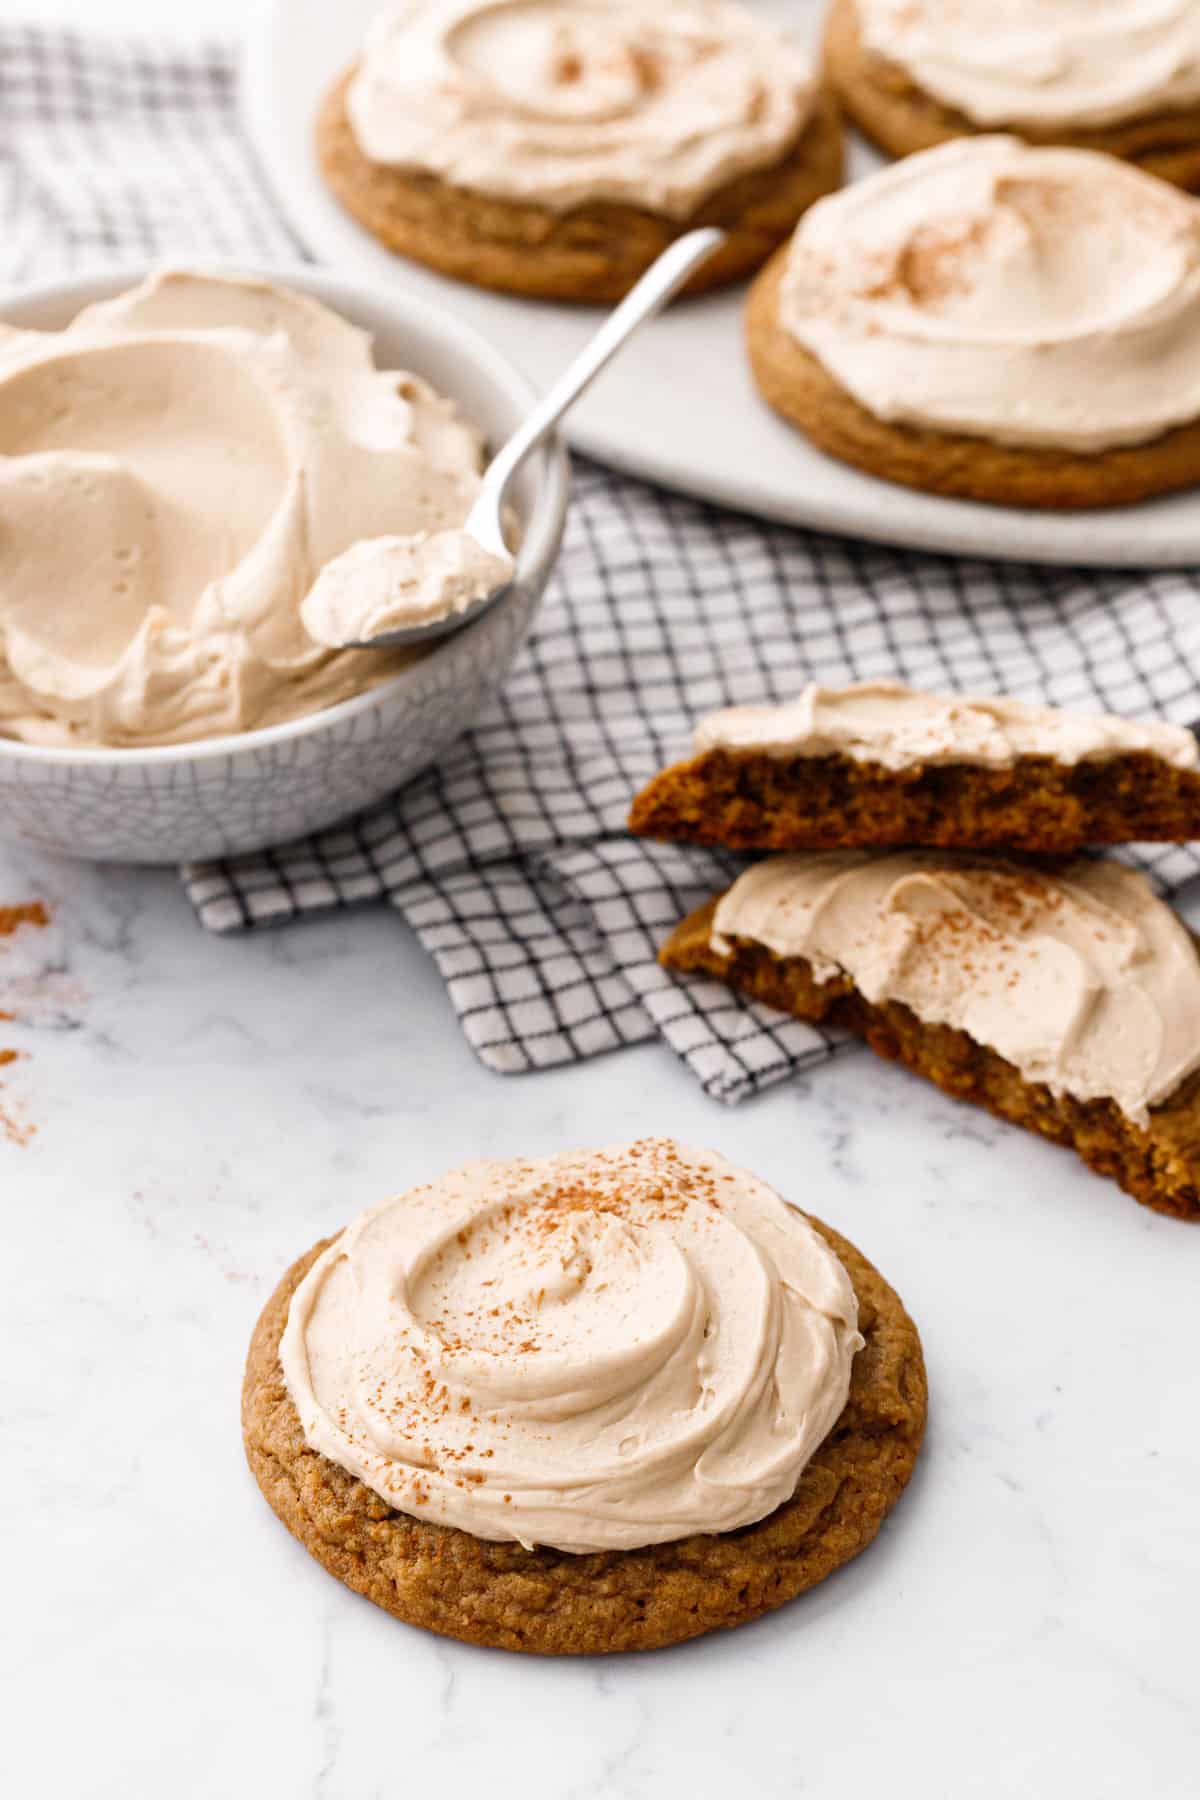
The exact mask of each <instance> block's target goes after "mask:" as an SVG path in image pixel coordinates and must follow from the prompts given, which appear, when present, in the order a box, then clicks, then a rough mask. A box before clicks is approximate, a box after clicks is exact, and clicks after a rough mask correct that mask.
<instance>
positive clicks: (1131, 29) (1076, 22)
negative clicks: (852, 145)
mask: <svg viewBox="0 0 1200 1800" xmlns="http://www.w3.org/2000/svg"><path fill="white" fill-rule="evenodd" d="M825 67H826V72H827V74H828V76H829V79H830V81H831V82H832V84H833V86H834V88H835V89H836V91H837V93H838V95H839V97H840V99H841V100H842V102H843V104H844V105H845V107H846V110H847V111H848V112H849V114H850V116H851V117H852V118H853V120H854V122H855V124H856V125H858V126H860V127H861V129H862V130H863V131H865V132H866V134H867V136H868V137H871V138H874V140H875V142H876V143H877V144H879V146H880V147H881V148H882V149H884V150H886V151H887V152H888V153H889V155H891V156H908V155H909V154H910V153H911V152H912V151H914V150H928V149H930V148H931V147H932V146H933V145H934V144H941V143H945V142H946V140H947V139H948V138H955V137H963V136H966V135H968V134H969V133H972V132H979V131H1014V132H1016V133H1017V134H1018V135H1019V136H1021V137H1023V138H1026V139H1027V140H1028V141H1029V142H1031V143H1040V144H1071V145H1074V146H1075V147H1077V148H1079V149H1084V150H1104V151H1107V152H1108V153H1109V154H1110V155H1112V156H1120V157H1123V158H1125V159H1126V160H1127V161H1129V162H1134V163H1137V164H1138V165H1139V166H1140V167H1141V168H1143V169H1145V170H1146V171H1147V172H1148V173H1149V174H1151V175H1159V176H1161V177H1162V178H1163V180H1164V181H1173V182H1175V183H1176V184H1177V185H1178V186H1179V187H1185V188H1195V187H1196V186H1198V185H1200V12H1198V11H1197V9H1196V7H1195V6H1192V5H1190V4H1184V5H1167V6H1160V7H1150V8H1146V7H1137V6H1131V5H1130V4H1129V0H1015V3H1014V0H1005V4H1004V5H1003V6H997V5H996V4H995V0H833V4H832V5H831V7H830V9H829V15H828V19H827V22H826V30H825Z"/></svg>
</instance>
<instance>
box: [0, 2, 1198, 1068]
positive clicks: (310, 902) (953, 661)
mask: <svg viewBox="0 0 1200 1800" xmlns="http://www.w3.org/2000/svg"><path fill="white" fill-rule="evenodd" d="M0 120H2V121H3V129H2V131H0V227H2V229H0V279H4V280H8V281H13V282H16V281H24V280H28V279H31V278H33V277H35V276H41V275H45V274H51V273H56V272H59V271H62V270H64V269H69V268H75V267H79V266H81V265H83V264H91V263H94V262H96V261H97V260H99V259H108V260H112V259H114V258H137V257H145V256H148V255H149V256H158V255H170V256H172V257H183V256H187V255H188V254H192V253H194V254H205V255H212V254H219V255H224V256H228V257H230V258H234V259H236V258H237V257H239V256H245V257H247V258H270V257H280V258H284V259H291V258H295V257H296V256H297V255H299V254H302V250H301V248H300V246H298V245H297V243H296V241H295V240H294V238H293V237H292V235H291V233H290V231H289V230H288V228H287V226H286V225H285V224H284V223H283V222H282V221H281V219H280V218H279V216H278V214H277V212H276V211H275V209H274V207H273V206H272V203H271V201H270V198H269V196H268V195H267V193H266V192H265V190H264V188H263V185H262V182H261V179H260V177H259V174H258V171H257V170H256V168H255V165H254V162H253V158H252V156H251V154H250V151H249V149H248V147H247V144H246V142H245V140H244V138H243V137H242V134H241V131H240V129H239V125H238V120H237V113H236V96H235V91H234V77H233V73H232V68H231V63H230V60H229V58H228V57H227V55H226V54H225V52H224V51H221V50H208V51H201V52H189V53H180V52H177V51H172V52H170V53H168V52H165V51H163V50H162V49H160V48H154V47H151V46H148V45H145V44H139V45H136V46H126V45H112V44H105V45H103V46H102V45H100V44H98V43H94V42H90V41H88V40H86V39H83V38H80V37H78V36H75V35H72V34H66V33H61V32H48V31H43V30H22V31H14V30H11V29H8V28H2V27H0ZM1198 670H1200V602H1198V599H1197V595H1196V591H1195V586H1194V584H1193V582H1192V580H1191V579H1190V578H1189V577H1188V576H1185V575H1182V574H1175V573H1161V574H1146V575H1130V574H1128V573H1122V574H1114V575H1104V574H1095V573H1090V572H1078V571H1072V570H1045V569H1041V570H1039V569H1032V568H1019V567H1013V566H1011V565H1003V564H987V563H980V562H968V561H963V560H952V559H943V558H935V557H930V556H919V555H915V554H909V553H906V552H903V551H893V550H887V549H880V548H876V547H873V546H870V545H861V544H855V543H847V542H842V541H838V540H834V539H831V538H825V537H820V536H817V535H815V534H813V533H808V532H799V531H790V530H785V529H781V528H777V527H771V526H766V525H762V524H759V523H757V522H755V521H753V520H750V519H746V518H743V517H740V516H738V515H734V514H729V513H725V512H722V511H719V510H717V509H714V508H712V507H709V506H704V505H699V504H697V503H695V502H693V501H690V500H686V499H681V498H679V497H677V496H673V495H670V494H666V493H661V492H658V491H656V490H654V489H652V488H649V487H645V486H642V485H640V484H638V483H635V482H630V481H626V480H623V479H621V478H619V477H617V476H615V475H611V474H608V473H606V472H605V471H603V470H601V469H599V468H596V467H594V466H589V465H587V464H582V463H581V464H577V466H576V472H575V494H574V500H573V504H572V509H571V515H570V520H569V524H568V529H567V537H566V543H565V547H564V551H563V556H562V561H561V565H560V568H559V571H558V574H557V576H556V578H555V580H554V582H553V584H552V586H551V589H550V592H549V594H548V595H547V598H546V601H545V605H544V608H543V611H542V614H541V617H540V621H539V624H538V627H537V630H536V631H535V633H534V635H533V637H532V639H531V640H530V642H529V644H528V647H527V648H526V650H525V652H524V653H523V655H522V657H521V659H520V661H519V663H518V665H517V667H516V669H515V671H514V673H513V676H512V678H511V679H510V681H509V683H508V686H507V689H506V691H505V693H504V694H503V696H502V698H501V699H500V700H499V701H498V702H497V703H496V704H495V705H494V706H493V707H492V708H491V710H490V711H489V712H488V713H487V714H486V715H485V716H484V717H483V718H482V719H481V720H480V722H479V724H478V725H477V727H476V728H475V730H474V731H472V732H471V733H470V734H469V735H468V736H466V737H465V738H463V739H462V740H461V741H460V742H459V744H458V745H457V746H456V747H455V749H454V750H453V751H452V752H451V753H450V754H449V755H448V756H447V757H446V758H445V759H444V761H443V762H442V764H441V765H440V766H439V767H438V768H437V769H435V770H433V771H431V772H430V773H429V774H428V775H426V776H424V777H423V778H420V779H418V780H417V781H416V782H414V783H413V784H412V785H411V786H409V787H408V788H406V789H405V790H404V791H403V792H402V793H400V794H397V795H396V796H395V798H394V799H393V800H391V801H389V802H388V803H387V804H386V805H384V806H381V807H379V808H377V809H375V810H374V811H373V812H371V813H369V814H367V815H365V816H363V817H360V818H358V819H356V820H354V821H352V822H350V823H348V824H346V825H345V826H343V827H341V828H340V829H336V830H332V831H327V832H324V833H322V834H321V835H320V836H318V837H315V838H312V839H310V840H308V841H306V842H304V843H298V844H288V845H284V846H282V847H280V848H279V849H277V850H275V851H274V852H272V853H271V854H269V855H262V856H253V857H247V858H243V859H240V860H236V861H232V862H226V863H217V864H212V865H207V866H205V867H195V868H191V869H188V870H185V871H184V880H185V882H186V885H187V890H188V893H189V894H190V896H191V899H192V902H193V904H194V905H195V907H196V909H197V912H198V914H199V916H200V918H201V920H202V921H203V923H204V924H205V925H207V926H208V927H210V928H211V929H212V930H214V931H229V930H235V929H239V928H243V927H247V926H256V925H263V924H278V923H280V922H282V921H284V920H286V919H289V918H293V917H295V916H297V915H298V914H302V913H309V912H318V911H321V910H324V909H327V908H331V907H345V906H351V905H354V904H356V903H358V902H359V901H364V900H377V899H386V900H388V901H390V902H391V904H392V905H393V906H395V907H396V908H397V910H398V911H399V912H400V913H401V914H402V915H403V917H404V918H405V919H406V920H407V921H408V923H409V924H410V925H411V926H412V928H413V929H414V930H415V931H416V933H417V934H418V936H419V937H420V939H421V942H422V943H423V944H424V945H425V947H426V949H427V950H428V951H429V953H430V954H431V955H432V956H433V957H434V959H435V960H436V962H437V965H438V968H439V969H440V971H441V973H442V976H443V978H444V979H445V981H446V984H447V988H448V990H449V993H450V997H451V999H452V1001H453V1004H454V1006H455V1008H456V1010H457V1012H458V1015H459V1017H460V1019H461V1021H462V1025H463V1029H464V1031H465V1032H466V1034H467V1037H468V1038H469V1040H470V1042H471V1044H472V1045H473V1046H474V1048H475V1049H476V1050H477V1051H478V1053H479V1055H480V1056H481V1057H482V1059H483V1060H484V1062H486V1063H487V1064H488V1065H489V1067H491V1068H493V1069H498V1070H502V1071H505V1072H512V1071H518V1070H525V1069H533V1068H545V1067H548V1066H550V1065H552V1064H555V1063H563V1062H570V1061H574V1060H577V1059H580V1058H583V1057H586V1056H591V1055H594V1054H596V1053H598V1052H600V1051H603V1050H609V1049H612V1048H614V1047H616V1046H618V1045H621V1044H629V1043H636V1042H639V1041H641V1040H643V1039H646V1038H650V1037H653V1036H654V1035H655V1034H658V1033H661V1035H662V1036H663V1037H665V1038H666V1039H667V1041H668V1043H670V1044H671V1046H672V1047H673V1048H674V1049H675V1050H676V1051H677V1052H678V1053H679V1054H680V1055H681V1056H682V1057H683V1058H684V1059H685V1060H686V1061H687V1062H688V1064H689V1065H690V1066H691V1068H692V1069H693V1070H694V1071H695V1073H696V1075H697V1076H698V1077H699V1078H700V1080H701V1081H702V1082H703V1083H704V1085H705V1087H706V1088H707V1089H708V1090H709V1092H710V1093H713V1094H715V1095H717V1096H719V1097H720V1098H722V1099H725V1100H736V1099H740V1098H741V1097H742V1096H744V1095H745V1094H747V1093H750V1092H753V1091H755V1090H756V1089H758V1088H761V1087H763V1086H765V1085H767V1084H768V1083H770V1082H772V1081H775V1080H778V1079H780V1078H781V1077H783V1076H785V1075H787V1074H789V1073H790V1072H791V1071H793V1070H796V1069H799V1068H801V1067H804V1066H806V1065H808V1064H810V1063H813V1062H816V1061H818V1060H820V1059H821V1058H823V1057H825V1056H827V1055H829V1054H830V1051H831V1049H832V1047H833V1043H832V1040H831V1039H830V1038H828V1037H826V1036H825V1035H823V1034H821V1033H819V1032H817V1031H815V1030H813V1029H811V1028H810V1027H808V1026H806V1025H802V1024H800V1023H799V1022H796V1021H789V1020H785V1019H782V1018H781V1017H780V1016H779V1015H777V1014H773V1013H771V1012H770V1011H769V1010H768V1009H766V1008H762V1007H757V1006H751V1005H748V1004H744V1003H743V1002H742V1001H740V1000H739V999H737V998H736V997H735V996H732V995H731V994H729V993H728V992H727V991H726V990H725V989H724V988H721V987H719V986H717V985H715V984H710V983H690V984H688V985H686V986H684V985H681V984H680V983H678V982H676V981H674V980H672V979H670V978H668V977H667V976H666V975H665V974H664V973H663V972H662V971H661V970H660V969H659V968H658V966H657V964H656V962H655V955H654V953H655V949H656V946H657V945H658V943H659V942H660V940H661V939H662V937H663V935H664V934H665V932H666V931H667V930H668V929H669V927H670V926H671V925H673V924H674V923H675V921H676V920H677V919H678V918H679V916H680V915H681V914H682V913H683V912H684V911H685V910H687V909H688V908H689V907H691V906H692V905H694V904H695V903H697V902H698V901H699V900H700V899H702V898H703V897H704V896H705V895H707V894H708V893H709V892H710V891H711V890H712V889H713V887H714V886H716V885H717V884H719V883H720V882H721V881H722V880H723V878H724V877H725V876H726V875H727V874H728V872H729V870H730V869H732V868H734V867H735V866H736V863H735V860H734V859H732V858H729V857H722V856H718V855H715V854H710V853H707V852H702V851H689V850H677V849H673V848H670V847H664V846H657V845H653V844H644V843H639V842H635V841H634V840H633V839H631V838H628V837H626V836H625V835H624V833H623V830H622V826H623V821H624V818H625V813H626V809H627V807H628V804H629V800H630V797H631V795H632V794H633V793H634V791H635V790H636V789H637V788H638V787H639V786H640V785H641V783H642V782H644V781H645V780H646V779H647V777H648V776H649V775H651V774H652V773H653V772H654V770H655V769H656V768H658V767H659V766H660V764H661V763H662V762H663V761H664V760H666V759H667V758H669V757H672V756H675V755H678V754H680V753H682V752H683V751H684V750H685V749H686V747H687V743H688V738H689V732H690V727H691V724H692V722H693V720H694V719H695V717H696V715H697V714H698V713H700V712H703V711H705V710H706V709H708V708H710V707H714V706H720V705H725V704H728V703H731V702H735V701H748V700H773V699H782V698H785V697H787V696H789V695H791V694H794V693H795V691H796V690H797V688H799V687H800V685H801V684H802V683H803V682H804V681H806V680H808V679H811V678H814V677H815V678H817V679H819V680H822V681H830V682H839V681H845V680H847V679H852V678H856V677H869V676H875V675H899V676H901V677H903V678H904V679H906V680H908V681H912V682H914V683H918V684H921V683H923V684H926V685H931V686H933V685H943V684H944V685H946V686H949V687H952V688H960V689H968V690H969V689H983V690H997V689H1003V690H1006V691H1008V692H1012V693H1015V694H1019V695H1023V696H1025V697H1028V698H1041V699H1046V700H1049V701H1053V702H1055V703H1058V704H1061V705H1065V706H1081V707H1097V706H1100V707H1104V708H1107V709H1111V710H1113V711H1115V712H1128V713H1132V714H1139V713H1143V714H1161V715H1163V716H1165V717H1167V718H1171V719H1175V720H1178V721H1191V720H1194V719H1196V718H1197V717H1200V678H1198V675H1197V671H1198ZM1144 860H1145V861H1146V864H1147V866H1149V867H1150V868H1151V869H1152V871H1153V872H1154V874H1155V875H1156V876H1157V877H1158V879H1159V880H1160V882H1161V883H1162V885H1163V886H1164V888H1165V889H1166V890H1168V891H1175V890H1177V889H1178V888H1180V887H1181V886H1182V885H1183V884H1184V883H1185V882H1187V881H1188V880H1190V879H1192V878H1194V877H1195V876H1197V875H1198V874H1200V856H1198V855H1197V853H1196V852H1195V851H1192V850H1176V849H1168V850H1160V851H1156V852H1153V853H1152V854H1151V855H1150V856H1149V857H1147V858H1146V859H1144Z"/></svg>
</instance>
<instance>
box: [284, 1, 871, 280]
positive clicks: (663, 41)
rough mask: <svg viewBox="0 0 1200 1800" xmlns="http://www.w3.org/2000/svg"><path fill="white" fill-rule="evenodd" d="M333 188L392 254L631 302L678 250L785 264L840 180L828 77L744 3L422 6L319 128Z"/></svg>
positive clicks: (371, 58) (714, 265)
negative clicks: (690, 238) (780, 256)
mask: <svg viewBox="0 0 1200 1800" xmlns="http://www.w3.org/2000/svg"><path fill="white" fill-rule="evenodd" d="M317 148H318V155H319V159H320V163H321V167H322V169H323V171H324V175H325V179H326V181H327V183H328V184H329V186H330V187H331V188H332V190H333V192H334V194H335V195H336V196H337V198H338V199H339V200H340V202H341V203H342V205H343V206H344V207H345V208H346V209H347V211H349V212H350V213H352V214H353V215H354V217H355V218H356V219H357V220H358V222H359V223H360V224H361V225H363V226H365V227H366V229H367V230H368V231H370V232H371V233H372V234H373V235H374V236H375V237H376V238H378V239H379V240H380V241H381V242H382V243H383V244H385V245H387V247H388V248H389V249H391V250H395V251H399V252H400V253H401V254H402V255H404V256H411V257H413V258H415V259H416V260H417V261H418V262H423V263H428V264H429V265H430V266H431V267H432V268H435V269H440V270H441V271H442V272H443V273H445V274H447V275H454V276H457V277H458V278H459V279H460V280H463V281H470V282H474V283H476V284H477V285H479V286H481V287H487V288H497V289H501V290H504V291H506V292H509V293H515V294H528V295H534V296H542V297H546V298H550V299H558V300H592V301H608V300H615V299H617V298H619V297H620V296H621V295H622V294H624V293H625V292H626V291H627V290H628V289H629V288H630V287H631V286H632V285H633V283H634V281H636V279H637V278H638V276H639V275H640V274H641V273H642V272H643V270H645V269H646V268H647V267H648V266H649V265H650V263H651V262H653V261H654V259H655V257H656V256H658V255H659V254H660V253H661V252H662V251H663V250H664V249H665V248H666V246H667V245H668V244H669V243H670V242H671V240H672V239H673V238H675V237H678V236H680V235H681V234H682V233H683V232H685V231H690V230H691V229H692V228H693V227H694V226H697V225H718V226H721V227H723V228H724V230H725V231H726V232H727V233H728V241H727V242H726V243H725V245H724V246H723V247H722V248H721V249H720V250H718V251H717V253H716V254H715V256H713V257H712V258H711V259H710V260H709V261H708V262H707V263H706V264H705V265H704V267H703V268H702V269H701V270H700V271H699V272H698V273H697V275H696V276H694V277H693V280H692V284H691V286H692V289H693V291H697V290H699V289H700V288H702V287H713V286H717V285H718V284H720V283H723V282H729V281H735V280H738V279H739V278H740V277H742V276H743V275H746V274H748V273H749V272H750V271H751V270H753V269H756V268H758V266H759V265H760V264H761V263H762V262H764V261H765V260H766V258H767V257H768V256H769V255H770V253H771V251H772V250H774V249H775V248H776V246H777V245H779V244H780V243H782V242H783V240H784V239H785V238H786V237H787V235H788V233H789V232H790V231H791V229H792V227H793V226H794V225H795V223H796V220H797V219H798V218H799V217H800V214H801V213H802V212H803V211H804V209H805V207H807V206H808V205H809V204H810V203H811V202H812V201H813V200H815V199H816V198H817V197H818V195H821V194H825V193H828V192H829V190H830V189H831V188H835V187H836V186H837V185H838V183H839V181H840V180H841V175H842V138H841V127H840V124H839V121H838V116H837V110H836V108H835V106H834V105H833V102H832V101H831V100H830V98H829V97H828V95H827V94H826V93H825V92H824V91H823V90H822V89H821V88H820V87H819V86H818V83H817V80H816V76H815V74H814V72H813V68H812V65H811V63H810V61H809V59H808V58H807V57H806V56H804V55H803V54H802V53H801V52H800V51H799V50H798V49H797V48H795V46H793V45H792V44H790V43H789V42H788V41H787V40H786V39H785V38H783V37H781V36H780V35H779V33H778V32H776V31H774V30H773V29H772V28H771V26H770V25H768V24H767V23H766V22H764V21H763V20H761V19H757V18H755V17H754V16H753V15H752V14H751V13H749V12H748V11H746V10H744V9H743V8H742V7H740V6H737V5H734V4H731V0H663V3H662V4H660V5H656V6H646V5H644V4H641V3H640V0H409V4H408V5H406V6H401V7H399V8H397V9H394V10H393V11H391V12H389V13H386V14H384V15H383V16H382V17H380V18H379V19H378V20H377V21H376V23H375V24H374V26H373V27H372V29H371V32H370V35H369V37H368V39H367V43H366V47H365V49H364V52H363V55H362V57H361V59H360V61H359V62H358V63H357V64H356V65H355V67H354V68H353V69H351V70H350V71H349V72H348V73H347V74H346V75H344V76H343V77H342V78H341V80H339V81H338V82H337V84H336V85H335V87H334V88H333V90H332V92H331V93H330V94H329V95H328V97H327V98H326V100H325V103H324V105H323V107H322V109H321V114H320V118H319V120H318V125H317Z"/></svg>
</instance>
